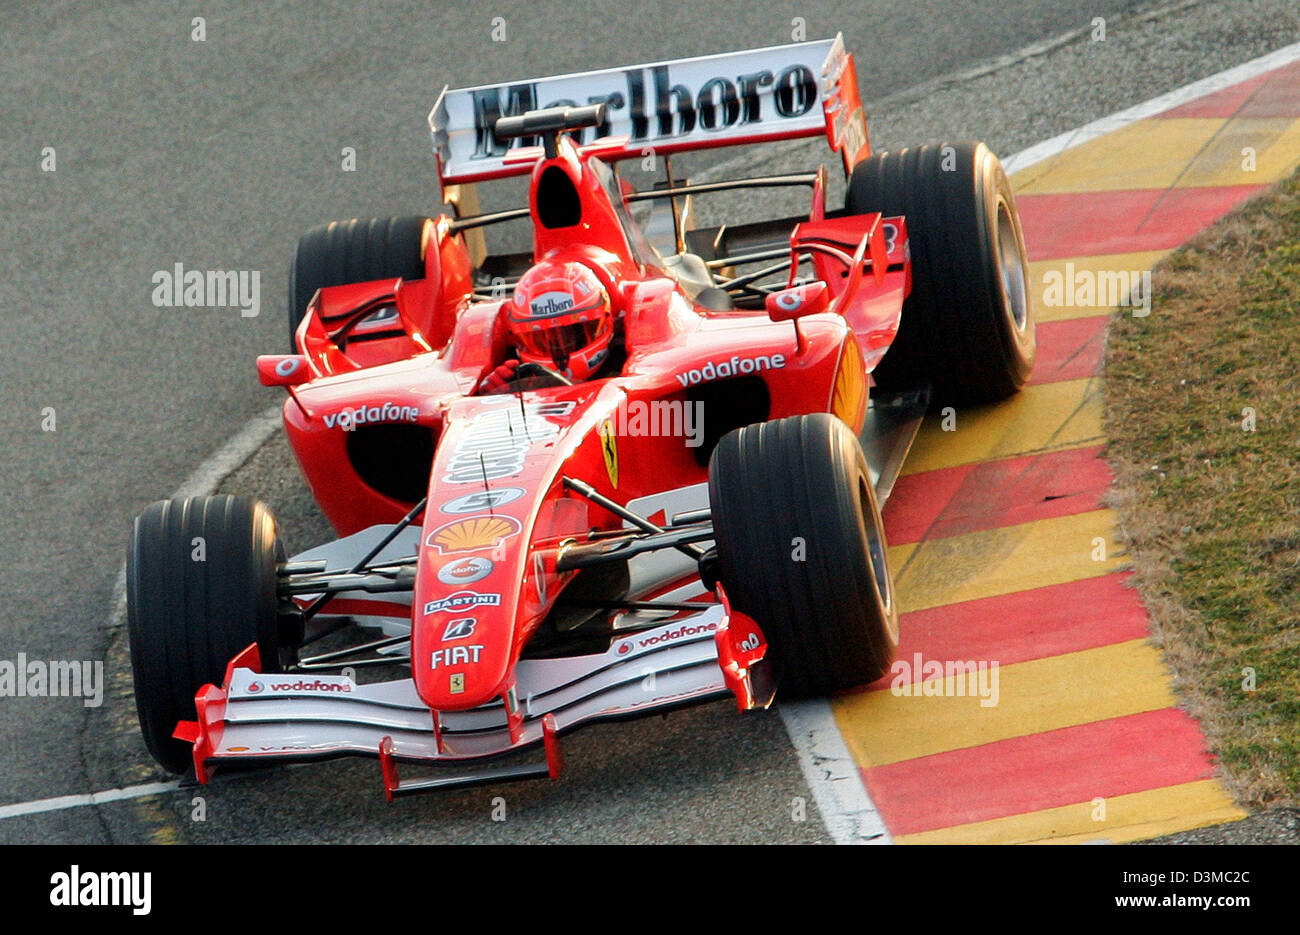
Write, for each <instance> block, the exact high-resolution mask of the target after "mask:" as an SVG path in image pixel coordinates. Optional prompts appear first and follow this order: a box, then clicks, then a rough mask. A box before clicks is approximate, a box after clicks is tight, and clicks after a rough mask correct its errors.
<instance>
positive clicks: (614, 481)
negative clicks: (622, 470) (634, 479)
mask: <svg viewBox="0 0 1300 935" xmlns="http://www.w3.org/2000/svg"><path fill="white" fill-rule="evenodd" d="M600 453H601V456H602V457H604V459H605V473H606V474H608V475H609V483H610V486H611V487H613V488H614V489H615V490H617V489H618V438H617V437H616V436H615V434H614V423H613V422H611V421H610V420H609V419H606V420H605V421H604V422H602V423H601V424H600Z"/></svg>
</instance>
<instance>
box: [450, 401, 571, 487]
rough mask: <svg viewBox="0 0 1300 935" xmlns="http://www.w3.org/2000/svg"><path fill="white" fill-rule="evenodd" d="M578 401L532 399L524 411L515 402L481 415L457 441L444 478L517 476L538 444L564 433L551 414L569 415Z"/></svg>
mask: <svg viewBox="0 0 1300 935" xmlns="http://www.w3.org/2000/svg"><path fill="white" fill-rule="evenodd" d="M575 405H577V404H576V403H573V402H562V403H529V404H527V405H526V406H525V407H524V411H523V412H520V411H519V410H518V409H517V408H515V407H513V406H512V407H511V408H509V409H496V410H493V411H491V412H487V413H484V414H483V415H481V416H478V417H477V418H475V419H474V421H473V422H472V423H470V425H469V426H468V428H466V430H465V433H464V434H463V435H462V436H461V437H460V440H459V441H458V442H457V443H456V448H455V451H454V452H453V453H452V456H451V458H450V460H448V462H447V471H446V473H445V474H443V477H442V479H443V481H444V482H445V483H448V484H481V483H483V482H484V481H492V480H500V479H501V478H503V477H513V476H514V475H515V474H518V473H519V472H520V471H522V470H523V469H524V458H525V456H526V455H527V454H528V451H529V449H531V448H532V447H533V445H534V444H536V443H537V442H540V441H545V440H546V439H549V438H554V437H555V436H556V435H559V434H560V426H558V425H556V424H555V423H554V422H551V421H550V420H549V419H548V418H547V417H548V416H567V415H568V414H569V413H571V412H572V411H573V407H574V406H575Z"/></svg>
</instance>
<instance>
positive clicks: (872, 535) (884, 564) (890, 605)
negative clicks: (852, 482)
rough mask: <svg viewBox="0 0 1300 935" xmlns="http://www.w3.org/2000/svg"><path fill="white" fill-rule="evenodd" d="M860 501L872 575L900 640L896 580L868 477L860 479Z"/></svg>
mask: <svg viewBox="0 0 1300 935" xmlns="http://www.w3.org/2000/svg"><path fill="white" fill-rule="evenodd" d="M858 501H859V504H860V507H861V510H862V527H863V530H864V531H865V532H866V536H867V557H868V558H869V559H870V561H871V576H872V577H873V578H874V579H875V582H876V593H877V594H879V595H880V600H881V602H882V603H883V604H884V607H885V620H886V623H887V625H888V627H889V632H890V635H891V636H892V637H893V638H894V641H895V642H897V641H898V620H897V618H896V617H895V616H894V612H893V610H894V582H893V581H892V580H891V578H890V576H889V564H888V560H887V559H886V557H885V541H884V538H883V537H882V536H881V535H880V524H879V518H878V516H877V514H876V511H875V510H874V509H873V508H872V501H871V491H870V489H869V488H868V487H867V478H866V477H860V478H859V479H858Z"/></svg>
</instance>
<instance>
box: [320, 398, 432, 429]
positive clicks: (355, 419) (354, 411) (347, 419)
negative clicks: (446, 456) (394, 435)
mask: <svg viewBox="0 0 1300 935" xmlns="http://www.w3.org/2000/svg"><path fill="white" fill-rule="evenodd" d="M321 418H322V420H324V422H325V428H327V429H332V428H334V426H336V425H337V426H338V427H339V428H341V429H343V431H345V432H346V431H349V430H351V429H354V428H356V427H357V426H358V425H373V424H375V423H379V422H417V421H419V418H420V410H419V408H418V407H416V406H399V405H398V404H396V403H390V402H385V403H383V404H382V405H378V406H357V407H355V408H352V407H349V408H347V409H340V410H339V411H338V412H331V413H326V414H325V415H324V416H322V417H321Z"/></svg>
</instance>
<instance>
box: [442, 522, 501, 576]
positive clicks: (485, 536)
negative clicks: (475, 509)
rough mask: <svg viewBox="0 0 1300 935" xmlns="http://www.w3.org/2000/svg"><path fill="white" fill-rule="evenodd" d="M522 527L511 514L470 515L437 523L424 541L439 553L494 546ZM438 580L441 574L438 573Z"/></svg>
mask: <svg viewBox="0 0 1300 935" xmlns="http://www.w3.org/2000/svg"><path fill="white" fill-rule="evenodd" d="M521 528H523V527H522V526H520V524H519V520H517V519H515V518H514V517H513V516H472V517H470V518H469V519H458V520H453V521H452V522H450V523H447V524H446V525H445V526H439V527H438V528H437V529H435V530H434V531H433V532H431V533H429V536H428V538H427V539H425V540H424V544H425V545H426V546H428V547H429V548H431V549H437V550H438V551H439V552H440V553H441V554H443V555H448V554H450V553H452V552H478V551H481V550H483V549H495V548H496V547H497V546H499V545H500V544H501V543H503V542H505V541H506V540H507V539H509V538H510V537H511V536H515V535H518V534H519V530H520V529H521ZM439 578H440V579H441V575H440V576H439Z"/></svg>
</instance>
